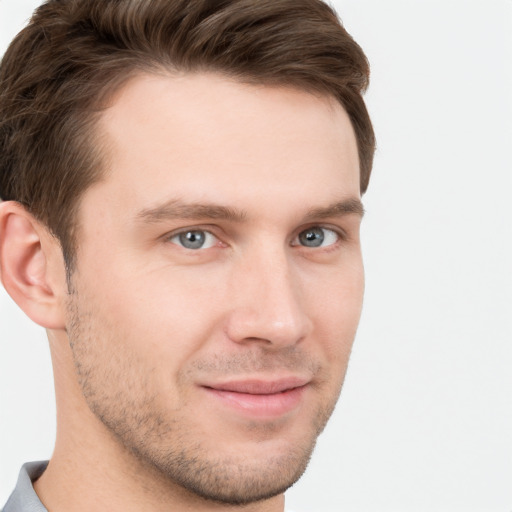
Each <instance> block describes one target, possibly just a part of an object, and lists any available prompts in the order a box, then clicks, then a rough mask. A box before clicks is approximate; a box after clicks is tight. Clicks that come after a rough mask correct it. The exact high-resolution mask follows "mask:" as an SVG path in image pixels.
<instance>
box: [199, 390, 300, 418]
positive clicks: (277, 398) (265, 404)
mask: <svg viewBox="0 0 512 512" xmlns="http://www.w3.org/2000/svg"><path fill="white" fill-rule="evenodd" d="M305 388H306V386H301V387H298V388H293V389H288V390H286V391H283V392H281V393H272V394H268V395H253V394H250V393H237V392H235V391H222V390H219V389H213V388H206V387H205V388H203V389H205V390H206V391H207V392H208V393H209V394H210V395H211V396H213V397H215V398H217V399H219V400H221V401H222V402H223V403H224V404H225V405H227V406H228V407H230V408H233V409H235V410H237V411H239V412H241V413H243V414H247V415H249V416H255V417H262V418H265V417H269V418H275V417H279V416H283V415H285V414H287V413H290V412H292V411H293V410H295V409H297V408H298V407H299V405H300V403H301V401H302V395H303V393H304V391H305Z"/></svg>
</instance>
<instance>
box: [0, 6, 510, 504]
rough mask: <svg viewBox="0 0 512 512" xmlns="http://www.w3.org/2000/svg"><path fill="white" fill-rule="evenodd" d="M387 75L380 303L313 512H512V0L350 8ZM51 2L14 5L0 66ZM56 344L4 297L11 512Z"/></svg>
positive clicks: (356, 30) (378, 173)
mask: <svg viewBox="0 0 512 512" xmlns="http://www.w3.org/2000/svg"><path fill="white" fill-rule="evenodd" d="M333 3H334V5H335V7H336V8H337V10H338V12H339V13H340V15H341V17H342V19H343V21H344V23H345V25H346V27H347V29H348V30H349V32H351V33H352V34H353V36H354V37H355V38H356V40H357V41H358V42H359V43H360V44H361V45H362V46H363V48H364V49H365V51H366V53H367V55H368V57H369V59H370V61H371V63H372V85H371V90H370V92H369V94H368V95H367V101H368V105H369V108H370V111H371V114H372V116H373V120H374V124H375V128H376V131H377V135H378V141H379V149H378V153H377V157H376V161H375V168H374V176H373V178H372V182H371V184H370V189H369V192H368V193H367V195H366V197H365V204H366V209H367V216H366V218H365V221H364V231H363V235H364V247H365V262H366V270H367V291H366V304H365V310H364V313H363V319H362V324H361V328H360V331H359V334H358V337H357V341H356V345H355V348H354V351H353V356H352V360H351V364H350V367H349V372H348V375H347V380H346V384H345V388H344V391H343V394H342V398H341V401H340V404H339V406H338V409H337V410H336V412H335V414H334V417H333V419H332V420H331V423H330V425H329V427H328V428H327V430H326V432H325V433H324V434H323V435H322V436H321V438H320V441H319V445H318V449H317V451H316V455H315V457H314V459H313V461H312V463H311V466H310V468H309V470H308V472H307V473H306V475H305V477H304V478H303V479H302V480H301V481H300V483H298V484H297V485H296V486H295V487H294V488H293V489H292V490H291V491H290V492H289V495H288V505H289V506H290V507H291V508H294V509H296V510H297V511H302V510H304V511H309V512H320V511H323V512H345V511H346V512H353V511H354V512H359V511H362V512H365V511H379V512H380V511H392V512H398V511H407V512H411V511H412V512H418V511H428V512H435V511H450V512H454V511H464V512H471V511H482V512H492V511H501V512H511V511H512V439H511V438H512V398H511V392H512V347H511V343H512V311H511V310H512V272H511V262H512V240H511V239H512V206H511V204H512V201H511V194H512V186H511V185H512V179H511V174H512V169H511V167H512V166H511V150H512V1H511V0H485V1H484V0H479V1H471V0H431V1H428V0H339V1H335V2H333ZM37 4H38V2H37V1H30V0H24V1H21V0H0V54H1V53H3V51H4V49H5V47H6V45H7V44H8V42H9V41H10V39H11V38H12V37H13V36H14V34H15V33H16V32H17V31H18V30H19V29H20V28H21V26H22V25H23V23H24V21H25V20H26V19H27V18H28V16H29V13H30V12H31V10H32V9H33V8H34V7H35V6H36V5H37ZM54 414H55V407H54V403H53V390H52V377H51V368H50V359H49V354H48V347H47V343H46V341H45V336H44V333H43V332H42V330H41V329H40V328H38V327H37V326H34V325H31V323H30V322H29V321H28V320H25V318H24V316H23V314H22V313H21V312H20V311H19V310H18V309H17V307H16V306H15V305H14V304H13V303H12V302H11V301H10V299H9V298H8V297H7V295H6V294H5V292H4V291H3V290H2V291H0V504H2V503H3V502H4V501H5V500H6V499H7V496H8V493H9V492H10V491H11V489H12V488H13V486H14V484H15V480H16V477H17V472H18V470H19V467H20V466H21V464H22V463H23V462H24V461H28V460H37V459H45V458H48V457H49V456H50V455H51V450H52V444H53V438H54V429H55V419H54Z"/></svg>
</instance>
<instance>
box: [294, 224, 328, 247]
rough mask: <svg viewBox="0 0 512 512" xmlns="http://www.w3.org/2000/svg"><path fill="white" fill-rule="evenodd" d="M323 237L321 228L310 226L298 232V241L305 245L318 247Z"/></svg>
mask: <svg viewBox="0 0 512 512" xmlns="http://www.w3.org/2000/svg"><path fill="white" fill-rule="evenodd" d="M324 239H325V235H324V230H323V229H322V228H311V229H307V230H306V231H303V232H302V233H300V234H299V241H300V243H301V245H304V246H305V247H320V246H321V245H322V244H323V242H324Z"/></svg>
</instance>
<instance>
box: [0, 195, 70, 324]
mask: <svg viewBox="0 0 512 512" xmlns="http://www.w3.org/2000/svg"><path fill="white" fill-rule="evenodd" d="M0 279H1V281H2V283H3V285H4V287H5V289H6V290H7V293H8V294H9V295H10V296H11V297H12V298H13V299H14V301H15V302H16V303H17V304H18V306H19V307H20V308H21V309H22V310H23V311H24V312H25V313H26V314H27V315H28V316H29V317H30V318H31V319H32V320H33V321H34V322H36V323H37V324H39V325H41V326H42V327H45V328H46V329H64V326H65V298H66V295H67V284H66V272H65V265H64V258H63V256H62V251H61V248H60V243H59V242H58V240H57V239H56V238H55V237H53V236H52V235H51V234H50V233H49V231H48V229H47V228H46V227H45V226H43V225H42V224H41V223H40V222H39V221H37V220H36V219H35V218H34V217H33V216H32V215H31V214H30V213H29V212H28V211H27V210H26V209H25V208H24V207H23V206H22V205H21V204H19V203H17V202H15V201H6V202H3V203H0Z"/></svg>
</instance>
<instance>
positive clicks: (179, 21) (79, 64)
mask: <svg viewBox="0 0 512 512" xmlns="http://www.w3.org/2000/svg"><path fill="white" fill-rule="evenodd" d="M162 69H163V70H168V71H171V72H172V71H180V72H183V71H184V72H195V71H214V72H219V73H223V74H225V75H227V76H229V77H232V78H235V79H237V80H239V81H241V82H246V83H257V84H263V85H267V84H268V85H289V86H293V87H297V88H299V89H304V90H307V91H311V92H315V93H320V94H326V95H330V96H333V97H335V98H336V99H337V100H338V101H339V102H340V103H341V104H342V105H343V106H344V108H345V110H346V111H347V113H348V115H349V117H350V119H351V122H352V125H353V128H354V131H355V134H356V139H357V144H358V150H359V160H360V175H361V177H360V179H361V192H365V191H366V188H367V186H368V181H369V178H370V172H371V168H372V162H373V154H374V150H375V137H374V132H373V128H372V124H371V121H370V118H369V116H368V112H367V110H366V107H365V104H364V101H363V99H362V96H361V95H362V93H363V92H364V91H365V90H366V88H367V86H368V79H369V66H368V62H367V60H366V57H365V55H364V53H363V51H362V50H361V48H360V47H359V45H358V44H357V43H356V42H355V41H354V40H353V39H352V37H351V36H350V35H349V34H348V33H347V32H346V30H345V29H344V28H343V26H342V25H341V23H340V21H339V20H338V18H337V16H336V14H335V12H334V11H333V10H332V9H331V8H330V7H329V6H328V5H327V4H325V3H324V2H323V1H321V0H47V1H46V2H45V3H43V4H42V5H41V6H40V7H39V8H38V9H37V10H36V11H35V13H34V15H33V17H32V19H31V21H30V23H29V25H28V26H27V27H26V28H25V29H23V30H22V31H21V32H20V33H19V34H18V36H17V37H16V38H15V39H14V41H13V42H12V43H11V46H10V47H9V49H8V50H7V52H6V54H5V56H4V58H3V60H2V64H1V67H0V198H2V199H3V200H14V201H18V202H20V203H21V204H23V205H24V206H25V207H26V208H27V209H28V210H29V211H31V212H32V214H33V215H34V216H35V217H36V218H38V219H39V220H41V221H42V222H44V223H45V224H46V225H47V226H48V228H49V229H50V230H51V232H52V233H53V234H54V235H55V236H56V237H57V238H58V239H59V240H60V243H61V245H62V250H63V253H64V258H65V260H66V264H67V267H68V271H69V270H70V269H71V268H72V266H73V258H74V255H75V250H76V236H75V235H76V233H75V228H76V226H75V222H74V220H75V218H76V210H77V208H78V205H79V200H80V197H81V194H83V192H84V191H85V190H86V189H87V187H89V186H90V185H91V184H92V183H94V182H96V181H98V180H99V179H100V178H101V175H102V161H101V151H100V149H99V148H100V146H101V145H100V144H99V141H97V140H95V139H94V130H93V127H94V123H95V121H96V120H97V116H98V115H99V114H100V113H101V111H102V109H104V108H105V107H106V106H108V98H109V97H110V95H111V94H112V93H113V92H115V91H116V90H117V89H119V87H120V86H121V84H122V83H123V82H124V81H126V80H127V79H128V78H129V77H130V76H132V75H133V74H134V73H137V72H141V71H146V72H148V71H149V72H152V71H157V70H162Z"/></svg>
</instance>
